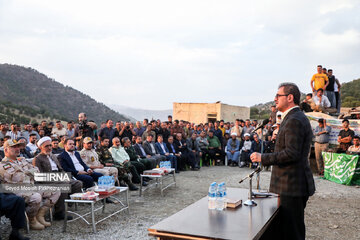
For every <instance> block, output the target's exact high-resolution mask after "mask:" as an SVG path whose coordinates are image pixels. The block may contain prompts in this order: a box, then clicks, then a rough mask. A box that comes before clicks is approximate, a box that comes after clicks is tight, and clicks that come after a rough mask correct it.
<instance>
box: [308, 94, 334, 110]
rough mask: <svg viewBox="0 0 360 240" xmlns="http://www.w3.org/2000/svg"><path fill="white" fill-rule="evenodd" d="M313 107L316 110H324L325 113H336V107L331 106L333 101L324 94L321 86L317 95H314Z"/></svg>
mask: <svg viewBox="0 0 360 240" xmlns="http://www.w3.org/2000/svg"><path fill="white" fill-rule="evenodd" d="M311 109H312V110H314V112H323V113H336V111H337V110H336V108H331V103H330V101H329V99H328V98H327V96H325V95H324V90H323V89H322V88H319V89H318V90H317V93H316V96H315V97H313V104H312V106H311Z"/></svg>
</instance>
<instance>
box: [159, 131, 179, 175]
mask: <svg viewBox="0 0 360 240" xmlns="http://www.w3.org/2000/svg"><path fill="white" fill-rule="evenodd" d="M155 147H156V150H157V151H158V153H160V155H162V156H165V157H166V160H168V161H170V162H171V167H172V168H175V172H179V171H178V167H177V159H176V156H175V155H171V154H170V153H169V149H168V148H167V147H166V144H165V143H164V142H163V136H162V135H161V134H159V135H158V137H157V143H155Z"/></svg>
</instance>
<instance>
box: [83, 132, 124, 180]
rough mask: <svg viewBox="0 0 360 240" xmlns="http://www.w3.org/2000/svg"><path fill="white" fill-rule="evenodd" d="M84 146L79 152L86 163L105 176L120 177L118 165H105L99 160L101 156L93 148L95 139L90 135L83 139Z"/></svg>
mask: <svg viewBox="0 0 360 240" xmlns="http://www.w3.org/2000/svg"><path fill="white" fill-rule="evenodd" d="M83 145H84V148H83V149H82V150H81V151H80V152H79V153H80V157H81V159H82V160H83V161H84V163H85V164H86V165H88V166H89V167H90V168H91V169H93V170H94V171H95V172H99V173H101V174H102V175H104V176H114V178H115V179H116V180H117V179H118V170H117V168H116V167H104V165H103V164H101V162H100V161H99V156H98V154H97V153H96V151H95V149H93V148H92V147H93V140H92V139H91V138H90V137H86V138H84V141H83Z"/></svg>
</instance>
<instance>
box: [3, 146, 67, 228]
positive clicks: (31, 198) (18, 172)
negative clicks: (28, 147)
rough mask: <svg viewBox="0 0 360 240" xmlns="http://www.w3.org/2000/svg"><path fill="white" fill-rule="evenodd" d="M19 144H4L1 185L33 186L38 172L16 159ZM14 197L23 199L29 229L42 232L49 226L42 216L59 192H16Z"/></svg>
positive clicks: (21, 159) (36, 169)
mask: <svg viewBox="0 0 360 240" xmlns="http://www.w3.org/2000/svg"><path fill="white" fill-rule="evenodd" d="M21 144H22V143H19V142H17V141H16V140H7V141H6V142H5V143H4V152H5V158H4V159H3V160H2V161H1V162H0V178H1V180H2V182H3V183H10V184H14V183H15V184H16V183H23V184H34V173H37V172H39V169H38V168H37V167H34V166H33V165H31V164H30V163H28V162H27V161H26V160H25V159H24V158H21V157H20V158H18V157H17V156H18V155H19V153H20V145H21ZM16 195H18V196H20V197H23V198H24V199H25V203H26V204H27V207H26V213H27V215H28V217H29V221H30V228H31V229H34V230H42V229H44V228H45V227H49V226H51V223H49V222H46V221H45V218H44V216H45V213H46V212H47V211H48V210H49V208H51V207H53V206H54V204H55V203H56V202H57V200H58V199H59V197H60V192H18V193H16ZM41 202H43V204H42V206H41ZM40 206H41V207H40Z"/></svg>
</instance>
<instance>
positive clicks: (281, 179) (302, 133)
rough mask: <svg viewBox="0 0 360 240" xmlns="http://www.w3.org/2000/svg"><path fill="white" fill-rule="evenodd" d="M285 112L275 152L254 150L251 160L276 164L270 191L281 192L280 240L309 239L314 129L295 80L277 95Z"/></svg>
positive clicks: (277, 102)
mask: <svg viewBox="0 0 360 240" xmlns="http://www.w3.org/2000/svg"><path fill="white" fill-rule="evenodd" d="M274 100H275V103H276V107H277V109H278V110H279V111H281V112H283V115H282V119H283V120H282V122H281V125H280V129H279V132H278V134H277V139H276V143H275V150H274V152H273V153H264V154H260V153H253V154H251V160H252V161H253V162H261V163H262V164H263V165H264V166H270V165H273V169H272V174H271V182H270V191H271V192H274V193H277V194H279V195H280V211H279V216H280V226H281V229H280V228H279V234H281V238H280V239H305V223H304V210H305V207H306V202H307V200H308V198H309V196H311V195H313V194H314V192H315V184H314V179H313V175H312V172H311V170H310V166H309V161H308V157H309V150H310V144H311V140H312V136H313V133H312V130H311V126H310V123H309V120H308V119H307V117H306V116H305V115H304V113H303V112H302V111H301V110H300V108H299V106H298V105H299V103H300V91H299V88H298V87H297V86H296V85H295V84H293V83H283V84H281V85H280V86H279V89H278V91H277V94H276V96H275V99H274Z"/></svg>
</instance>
